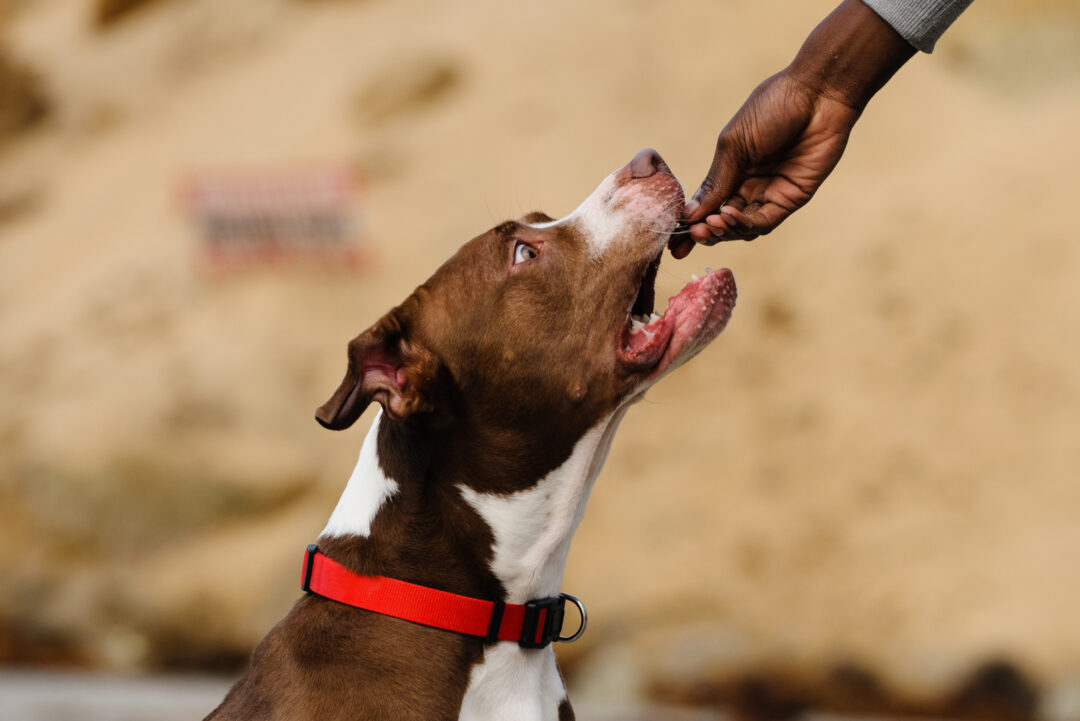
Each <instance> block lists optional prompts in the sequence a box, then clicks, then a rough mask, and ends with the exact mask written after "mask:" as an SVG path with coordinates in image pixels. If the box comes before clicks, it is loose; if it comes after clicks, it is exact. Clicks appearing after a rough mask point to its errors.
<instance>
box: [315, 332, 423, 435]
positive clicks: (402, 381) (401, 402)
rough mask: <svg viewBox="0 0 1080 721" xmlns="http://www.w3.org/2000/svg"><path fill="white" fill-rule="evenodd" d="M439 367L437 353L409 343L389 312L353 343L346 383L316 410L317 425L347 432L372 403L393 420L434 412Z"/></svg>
mask: <svg viewBox="0 0 1080 721" xmlns="http://www.w3.org/2000/svg"><path fill="white" fill-rule="evenodd" d="M439 367H440V363H439V361H438V359H437V358H436V357H435V355H434V354H433V353H431V352H430V351H429V350H427V349H426V348H424V347H423V346H421V345H419V344H417V343H413V342H411V341H410V340H409V339H408V337H407V332H406V329H405V327H404V325H403V323H402V322H401V321H400V319H399V318H398V316H397V314H396V313H395V312H394V311H391V312H390V313H389V314H387V315H386V316H384V317H383V318H382V319H381V320H380V321H379V322H378V323H376V324H375V325H373V326H372V327H371V328H369V329H367V330H366V331H364V332H363V333H361V334H360V335H358V336H357V337H356V338H353V339H352V341H350V342H349V366H348V369H347V370H346V371H345V379H344V380H343V381H342V382H341V385H340V386H338V389H337V390H336V391H335V392H334V395H333V396H331V398H330V400H328V401H327V402H326V403H324V404H323V405H321V406H319V409H318V410H316V411H315V420H317V421H318V422H319V423H320V424H321V425H322V426H323V427H325V428H329V429H330V430H334V431H340V430H344V429H345V428H348V427H349V426H351V425H352V424H353V423H355V422H356V419H357V418H359V417H360V414H361V413H363V412H364V409H366V408H367V407H368V405H369V404H370V403H371V402H372V401H376V402H378V403H379V404H381V405H382V407H383V412H384V413H385V414H386V416H387V417H388V418H389V419H390V420H393V421H401V420H405V419H406V418H408V417H410V416H412V415H413V414H415V413H423V412H428V411H432V410H434V407H433V405H432V403H431V397H430V390H431V385H432V383H433V381H434V379H435V377H436V375H437V373H438V369H439Z"/></svg>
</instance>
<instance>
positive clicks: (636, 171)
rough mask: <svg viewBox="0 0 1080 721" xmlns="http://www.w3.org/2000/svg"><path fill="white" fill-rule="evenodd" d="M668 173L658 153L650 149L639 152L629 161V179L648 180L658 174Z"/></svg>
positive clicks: (665, 164)
mask: <svg viewBox="0 0 1080 721" xmlns="http://www.w3.org/2000/svg"><path fill="white" fill-rule="evenodd" d="M661 171H662V172H665V173H670V172H671V171H670V170H669V169H668V166H667V163H665V162H664V159H663V158H661V157H660V153H658V152H656V151H655V150H653V149H652V148H645V149H644V150H639V151H638V153H637V155H635V156H634V159H633V160H631V161H630V177H632V178H648V177H649V176H650V175H655V174H656V173H658V172H661Z"/></svg>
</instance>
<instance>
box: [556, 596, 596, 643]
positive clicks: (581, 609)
mask: <svg viewBox="0 0 1080 721" xmlns="http://www.w3.org/2000/svg"><path fill="white" fill-rule="evenodd" d="M559 596H560V597H561V598H564V599H566V600H567V601H569V602H570V603H572V604H574V605H575V606H577V610H578V613H580V614H581V626H579V627H578V630H577V631H575V632H574V633H573V634H572V635H570V636H563V635H558V636H556V637H555V640H556V641H558V642H559V643H573V642H574V641H577V640H578V639H579V638H581V634H583V633H585V627H586V626H587V625H588V624H589V614H588V613H586V612H585V604H584V603H582V602H581V599H580V598H578V597H577V596H573V595H571V594H569V593H560V594H559Z"/></svg>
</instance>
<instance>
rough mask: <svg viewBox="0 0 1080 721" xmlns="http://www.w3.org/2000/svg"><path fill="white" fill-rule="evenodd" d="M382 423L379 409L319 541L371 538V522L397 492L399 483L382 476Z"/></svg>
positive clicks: (383, 474)
mask: <svg viewBox="0 0 1080 721" xmlns="http://www.w3.org/2000/svg"><path fill="white" fill-rule="evenodd" d="M381 421H382V409H380V410H379V413H378V415H376V416H375V420H374V421H372V423H371V429H370V430H369V431H368V433H367V436H366V437H365V438H364V445H363V446H361V447H360V458H359V459H357V461H356V468H354V469H353V472H352V476H351V477H350V478H349V482H348V484H347V485H346V486H345V490H344V492H342V494H341V498H340V500H338V504H337V506H336V507H335V508H334V512H333V513H331V514H330V520H329V521H327V523H326V528H324V529H323V532H322V533H320V534H319V538H329V537H334V536H350V535H355V536H363V537H364V538H367V537H368V536H370V535H371V522H372V521H374V520H375V516H376V514H378V512H379V509H380V508H382V506H383V504H384V503H386V501H387V499H389V498H390V497H391V496H393V495H394V494H395V493H397V491H398V484H397V482H396V481H394V480H393V479H391V478H388V477H387V476H386V474H385V473H383V470H382V468H381V467H380V466H379V454H378V438H379V423H380V422H381Z"/></svg>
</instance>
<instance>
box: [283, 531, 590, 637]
mask: <svg viewBox="0 0 1080 721" xmlns="http://www.w3.org/2000/svg"><path fill="white" fill-rule="evenodd" d="M300 587H301V588H302V589H303V590H304V591H306V592H309V593H314V594H317V595H319V596H323V597H325V598H328V599H330V600H332V601H337V602H338V603H344V604H346V605H349V606H354V607H356V608H362V609H364V610H366V611H372V612H373V613H379V614H382V615H384V616H393V617H394V618H400V619H404V620H406V621H412V622H413V623H419V624H423V625H424V626H431V627H432V628H439V629H443V630H445V631H454V632H455V633H463V634H466V635H468V636H478V637H480V638H483V639H484V642H485V643H494V642H495V641H515V642H517V643H518V644H519V645H520V646H522V647H523V648H544V647H545V646H547V645H548V644H549V643H551V642H552V641H558V640H570V639H569V638H566V639H564V638H563V637H561V636H560V635H559V634H560V632H561V631H562V623H563V612H564V610H565V605H566V598H567V597H568V596H567V595H566V594H563V595H560V596H556V597H552V598H540V599H536V600H533V601H528V602H526V603H525V604H515V603H503V602H502V601H497V602H493V601H485V600H483V599H479V598H472V597H470V596H459V595H458V594H456V593H448V592H447V591H440V590H438V589H436V588H429V587H428V586H419V585H417V584H415V583H408V582H406V581H399V580H398V579H396V578H387V577H386V576H365V575H363V574H359V573H354V572H353V571H350V570H349V569H347V568H345V567H344V566H342V565H341V564H340V563H338V562H336V561H334V560H333V559H331V558H328V557H327V556H325V555H323V554H322V553H320V552H319V549H318V547H317V546H315V545H314V544H312V545H310V546H308V547H307V551H305V553H304V570H303V576H302V580H301V584H300ZM575 603H579V602H577V601H575ZM582 630H583V629H582ZM578 635H580V634H575V635H574V636H573V637H570V638H576V637H577V636H578Z"/></svg>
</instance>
